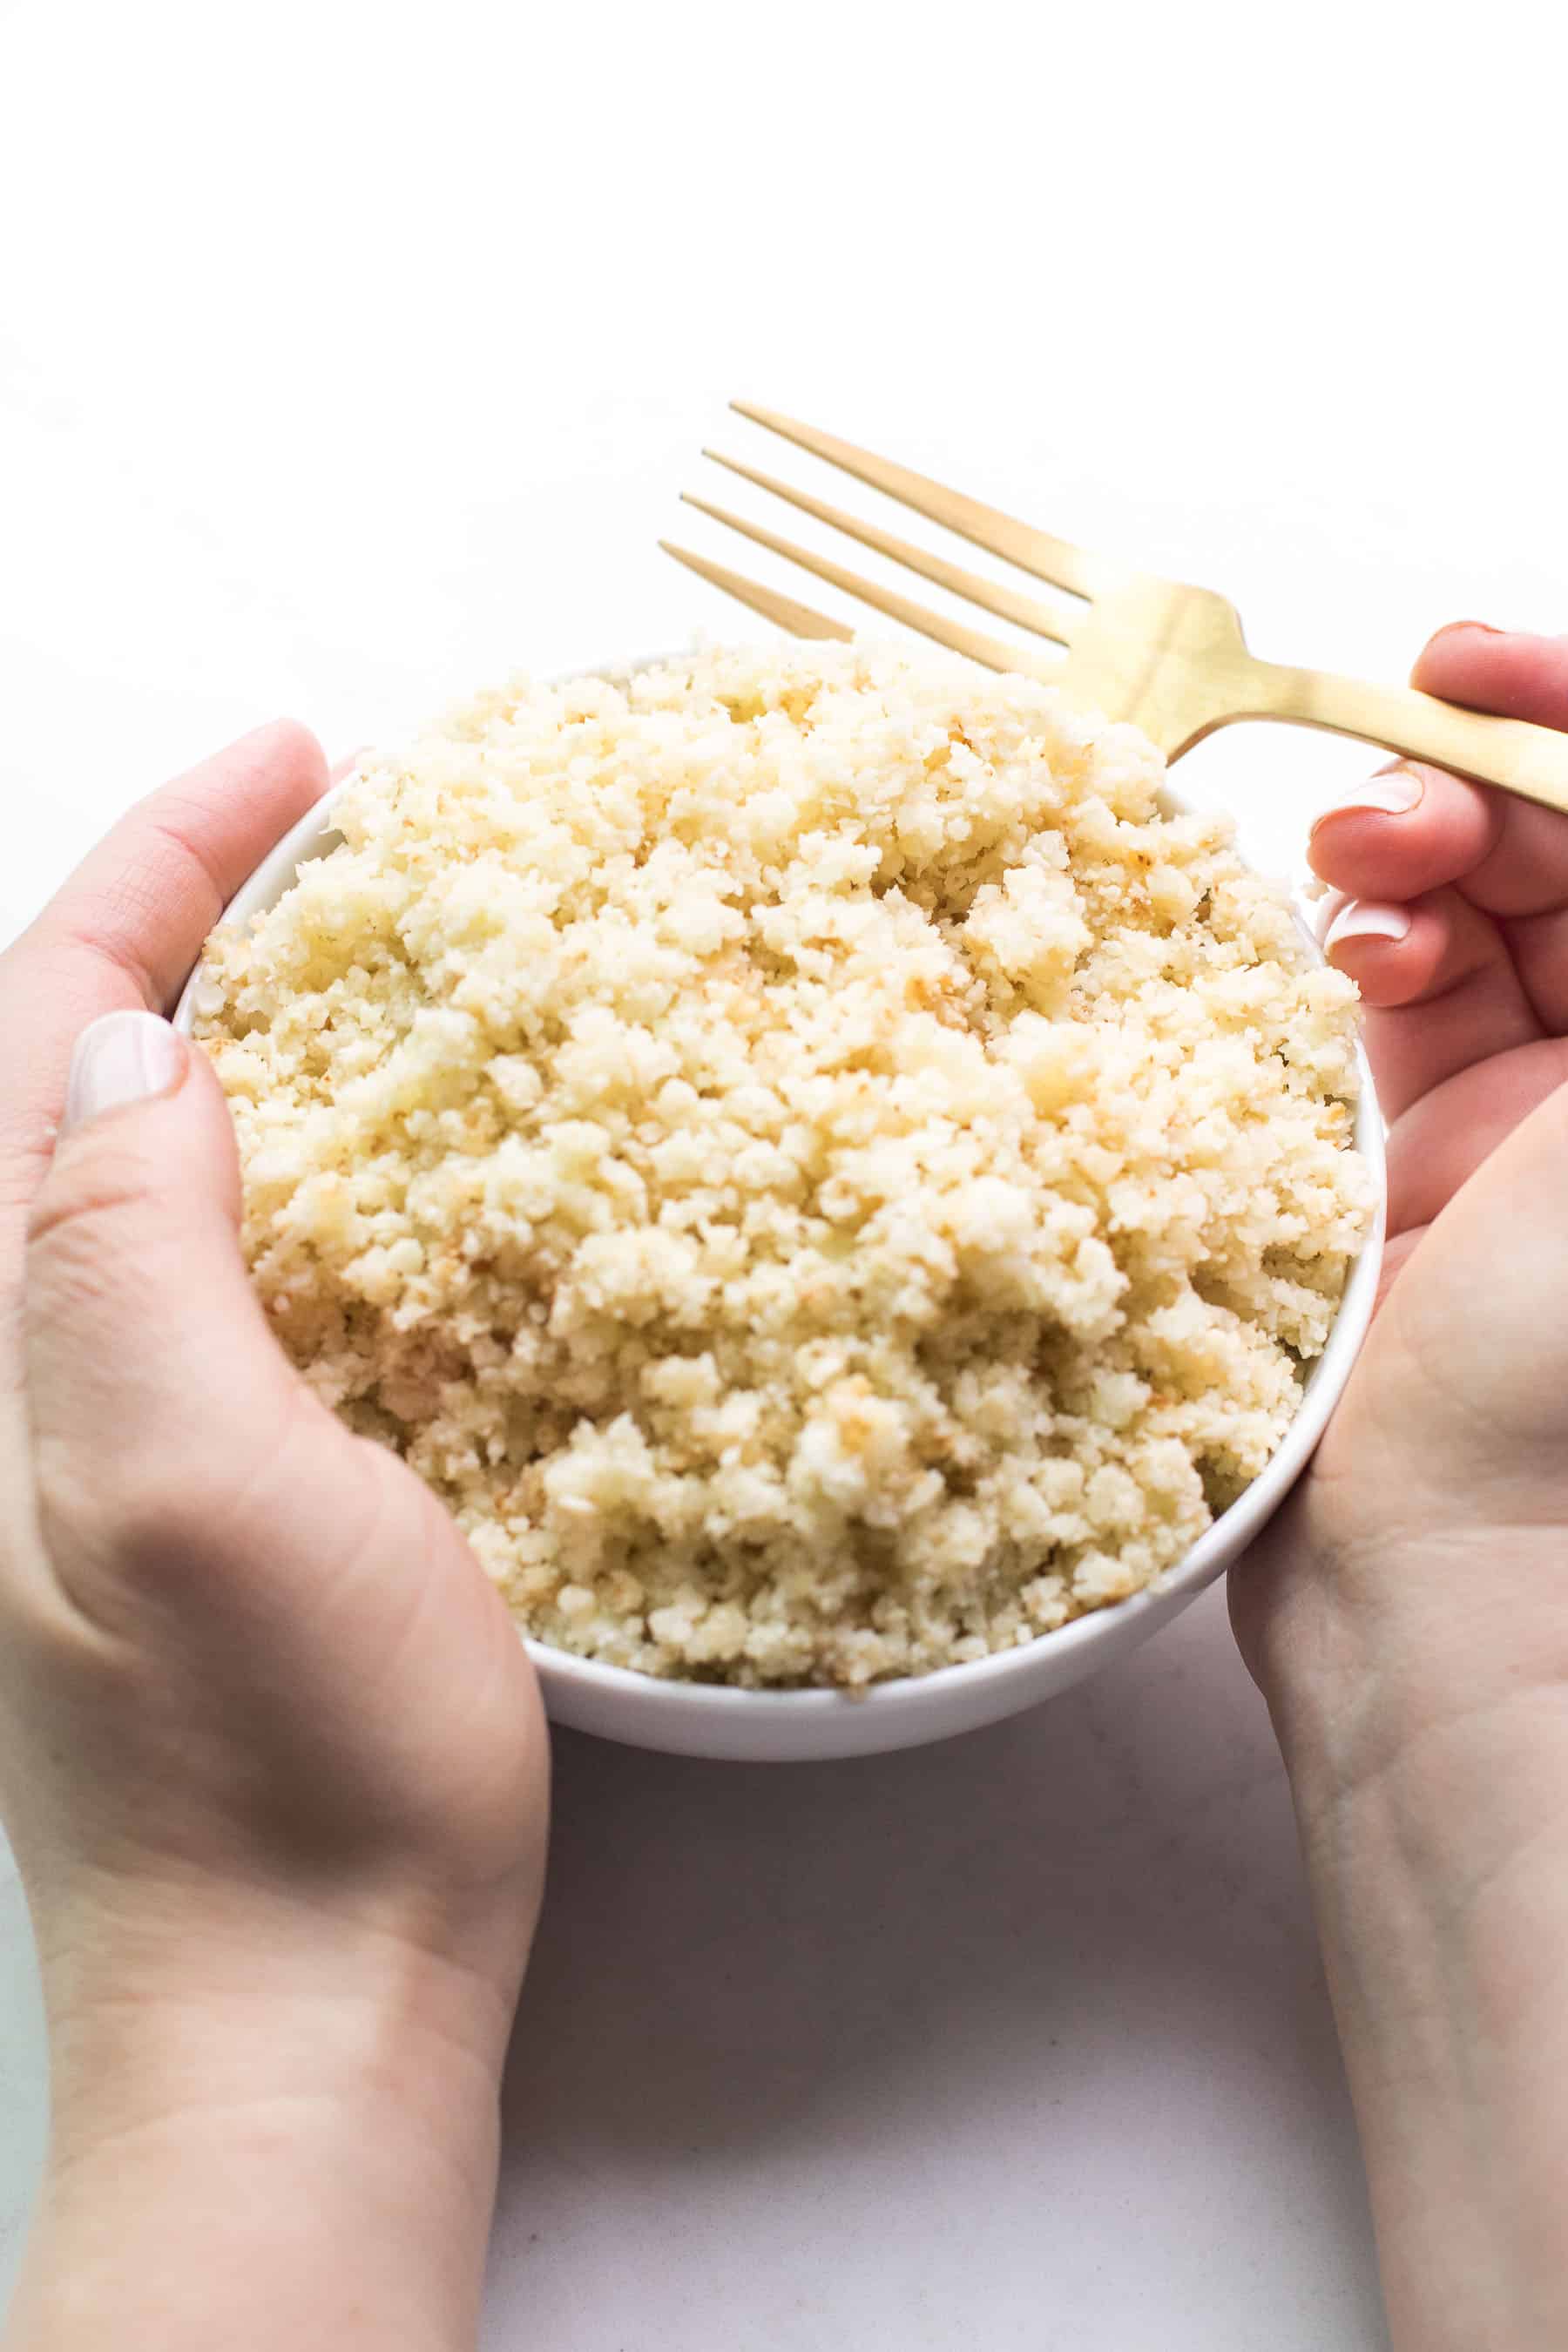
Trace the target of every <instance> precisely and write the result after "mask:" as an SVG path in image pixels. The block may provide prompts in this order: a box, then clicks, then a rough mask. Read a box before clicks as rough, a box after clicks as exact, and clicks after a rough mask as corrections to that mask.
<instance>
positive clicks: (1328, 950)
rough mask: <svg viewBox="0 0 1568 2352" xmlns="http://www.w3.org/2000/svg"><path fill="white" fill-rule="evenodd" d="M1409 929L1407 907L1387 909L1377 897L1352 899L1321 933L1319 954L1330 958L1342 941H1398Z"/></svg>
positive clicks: (1408, 910) (1388, 906) (1341, 944)
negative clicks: (1321, 944) (1321, 946)
mask: <svg viewBox="0 0 1568 2352" xmlns="http://www.w3.org/2000/svg"><path fill="white" fill-rule="evenodd" d="M1409 929H1410V909H1409V908H1408V907H1394V906H1391V905H1388V904H1385V902H1384V900H1383V899H1381V898H1352V899H1351V901H1350V902H1349V904H1348V905H1347V906H1343V907H1342V908H1340V911H1339V913H1338V914H1337V915H1336V916H1335V917H1334V919H1333V921H1332V922H1331V924H1330V925H1329V928H1328V929H1327V930H1326V931H1325V932H1324V933H1323V953H1324V954H1325V955H1331V954H1332V953H1333V951H1334V950H1335V949H1336V948H1337V947H1342V946H1343V944H1344V942H1345V941H1346V940H1390V941H1393V940H1402V939H1404V938H1405V934H1406V933H1407V932H1408V930H1409Z"/></svg>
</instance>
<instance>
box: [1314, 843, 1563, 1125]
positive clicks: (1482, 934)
mask: <svg viewBox="0 0 1568 2352" xmlns="http://www.w3.org/2000/svg"><path fill="white" fill-rule="evenodd" d="M1320 922H1321V929H1322V939H1323V952H1324V954H1325V955H1326V956H1327V957H1328V960H1329V961H1330V962H1331V964H1332V965H1333V966H1334V967H1335V969H1336V970H1337V971H1343V972H1346V973H1348V974H1349V976H1350V977H1351V979H1352V980H1353V981H1354V982H1355V983H1356V986H1357V987H1358V989H1359V990H1360V992H1361V995H1362V1000H1363V1003H1365V1005H1366V1006H1367V1008H1368V1010H1367V1014H1366V1029H1365V1034H1366V1048H1367V1057H1368V1059H1369V1060H1370V1062H1371V1064H1372V1069H1373V1079H1374V1082H1375V1084H1376V1087H1377V1094H1378V1100H1379V1102H1380V1103H1381V1104H1382V1106H1383V1108H1384V1113H1385V1114H1386V1116H1387V1117H1389V1118H1398V1117H1399V1116H1400V1114H1401V1112H1403V1111H1404V1110H1405V1109H1407V1108H1409V1106H1410V1105H1411V1104H1412V1103H1413V1102H1415V1100H1416V1099H1417V1098H1418V1097H1420V1096H1422V1095H1424V1094H1426V1092H1427V1091H1428V1090H1429V1089H1430V1088H1431V1087H1436V1086H1441V1085H1442V1084H1443V1083H1444V1081H1445V1080H1446V1079H1448V1078H1451V1077H1452V1076H1455V1074H1456V1073H1457V1072H1458V1071H1459V1070H1462V1069H1466V1068H1468V1066H1469V1065H1470V1064H1471V1063H1473V1062H1477V1061H1480V1060H1484V1059H1485V1058H1487V1057H1488V1056H1489V1055H1494V1054H1502V1053H1507V1052H1509V1051H1510V1050H1511V1049H1513V1048H1514V1047H1516V1046H1520V1045H1530V1044H1531V1043H1533V1042H1535V1041H1536V1040H1538V1039H1539V1038H1540V1037H1541V1036H1542V1034H1543V1033H1542V1027H1541V1024H1540V1022H1539V1021H1538V1019H1537V1018H1536V1014H1535V1011H1534V1008H1533V1006H1532V1005H1531V1002H1530V1000H1529V998H1528V996H1527V995H1526V994H1525V992H1524V989H1523V988H1522V986H1521V982H1520V979H1519V974H1518V972H1517V971H1515V969H1514V965H1513V961H1512V959H1511V957H1510V953H1509V950H1508V946H1507V943H1506V941H1505V940H1504V939H1503V937H1502V935H1501V933H1500V931H1499V929H1498V927H1497V925H1496V924H1495V923H1494V922H1492V920H1491V919H1490V918H1489V917H1488V916H1486V915H1483V914H1481V913H1480V912H1479V909H1478V908H1474V907H1472V906H1471V905H1470V904H1469V902H1468V899H1466V898H1464V897H1463V896H1462V895H1461V894H1460V893H1459V892H1458V891H1457V890H1453V889H1448V890H1436V891H1432V892H1430V893H1428V894H1427V895H1426V896H1425V897H1423V898H1417V899H1416V900H1415V902H1414V903H1413V904H1411V905H1409V906H1399V905H1397V904H1394V903H1389V902H1381V901H1376V900H1367V899H1362V898H1350V899H1347V898H1343V896H1342V895H1339V894H1336V895H1335V896H1334V897H1333V898H1331V899H1330V900H1329V901H1328V902H1327V904H1326V906H1325V907H1324V908H1323V909H1322V910H1321V915H1320Z"/></svg>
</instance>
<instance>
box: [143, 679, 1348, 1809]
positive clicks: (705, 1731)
mask: <svg viewBox="0 0 1568 2352" xmlns="http://www.w3.org/2000/svg"><path fill="white" fill-rule="evenodd" d="M653 658H658V656H654V657H653ZM642 667H647V662H646V661H643V662H636V663H629V664H626V665H620V666H617V667H616V669H615V671H614V672H613V673H611V674H613V675H615V676H616V677H624V676H626V674H627V671H628V670H630V669H634V668H642ZM334 796H335V795H334V794H333V793H328V794H327V796H326V797H325V799H323V800H322V801H321V802H320V803H318V804H317V806H316V807H315V808H314V809H312V810H311V811H310V814H309V815H308V816H306V817H303V818H301V819H300V823H299V824H297V825H295V827H294V828H293V830H292V832H290V833H289V834H286V835H284V838H283V839H282V840H281V841H280V842H279V844H278V846H277V847H276V849H274V850H273V851H272V853H271V855H270V856H268V857H265V858H263V859H262V861H261V864H260V865H259V866H258V867H257V869H256V871H255V873H254V874H253V875H252V876H251V877H250V879H249V880H248V881H247V883H246V884H245V886H244V887H243V888H242V889H241V890H239V891H238V893H237V895H236V897H235V898H234V900H233V901H232V903H231V904H230V906H229V907H228V908H227V910H226V919H236V918H238V919H245V918H246V917H248V916H251V915H256V914H260V913H263V912H264V911H265V910H266V909H267V908H269V907H273V906H276V904H277V902H278V900H279V898H281V897H282V896H283V893H284V892H285V890H287V889H288V888H289V885H290V884H291V883H292V882H293V880H294V877H295V875H296V873H297V872H298V870H299V868H300V866H301V865H302V864H303V863H304V862H305V861H306V860H307V859H308V858H312V857H320V856H324V855H325V854H326V852H327V851H328V850H330V849H331V848H333V847H335V845H337V843H338V841H339V840H340V839H341V838H342V836H341V835H339V834H338V832H337V831H336V829H335V828H334V826H333V824H332V822H331V803H332V800H333V798H334ZM1168 799H1169V802H1170V804H1171V805H1172V806H1173V807H1176V808H1180V807H1181V806H1182V805H1183V803H1182V801H1181V798H1180V795H1179V794H1176V793H1169V794H1168ZM1312 947H1313V952H1314V953H1316V952H1317V946H1316V942H1315V941H1313V942H1312ZM194 992H195V979H194V975H193V979H192V982H190V983H188V984H187V986H186V988H185V991H184V994H183V995H182V997H181V999H180V1002H179V1005H178V1007H177V1009H176V1011H175V1013H174V1026H175V1027H176V1028H177V1029H180V1030H183V1031H184V1033H185V1034H186V1035H189V1034H190V1031H191V1025H192V1000H193V996H194ZM1360 1066H1361V1085H1362V1093H1361V1105H1360V1109H1359V1111H1358V1114H1357V1118H1356V1130H1355V1139H1356V1143H1357V1145H1358V1146H1359V1148H1360V1150H1362V1152H1363V1154H1364V1155H1365V1158H1366V1160H1367V1161H1368V1163H1369V1165H1370V1166H1371V1168H1372V1171H1373V1175H1374V1177H1375V1178H1376V1181H1377V1194H1378V1211H1377V1219H1376V1223H1375V1225H1374V1227H1373V1233H1372V1234H1371V1236H1370V1238H1369V1239H1368V1241H1367V1244H1366V1245H1365V1247H1364V1248H1363V1251H1362V1253H1361V1255H1360V1257H1359V1258H1358V1259H1357V1261H1356V1264H1355V1265H1354V1266H1353V1267H1352V1272H1351V1277H1350V1280H1349V1282H1348V1283H1347V1284H1346V1286H1345V1294H1344V1297H1343V1298H1342V1301H1341V1303H1340V1309H1339V1313H1338V1315H1337V1316H1336V1317H1335V1319H1334V1327H1333V1329H1332V1331H1331V1334H1330V1336H1329V1343H1328V1346H1327V1347H1326V1348H1325V1349H1324V1350H1323V1353H1322V1354H1321V1356H1320V1357H1319V1358H1318V1360H1317V1361H1316V1362H1315V1363H1314V1364H1313V1366H1312V1369H1311V1370H1310V1373H1309V1375H1308V1377H1307V1382H1306V1391H1305V1394H1304V1396H1303V1398H1302V1402H1301V1409H1300V1412H1298V1414H1297V1415H1296V1418H1295V1420H1294V1421H1293V1422H1292V1423H1291V1424H1290V1427H1289V1432H1288V1433H1287V1434H1286V1437H1285V1439H1284V1442H1283V1443H1282V1444H1281V1445H1280V1446H1279V1451H1278V1452H1277V1453H1276V1454H1274V1456H1273V1458H1272V1460H1271V1461H1270V1462H1269V1464H1268V1467H1267V1469H1265V1470H1264V1471H1262V1472H1261V1473H1260V1475H1258V1477H1256V1478H1255V1479H1254V1480H1253V1482H1252V1484H1251V1485H1250V1486H1248V1487H1247V1490H1246V1492H1245V1493H1244V1494H1243V1495H1241V1496H1239V1497H1238V1498H1237V1501H1236V1502H1234V1503H1233V1504H1232V1505H1231V1507H1230V1508H1229V1509H1228V1510H1227V1511H1225V1512H1223V1513H1222V1514H1221V1516H1220V1517H1219V1518H1217V1519H1216V1520H1215V1523H1214V1525H1213V1527H1211V1528H1209V1529H1208V1531H1207V1533H1206V1534H1205V1535H1204V1536H1203V1537H1201V1538H1199V1540H1198V1541H1197V1542H1196V1543H1195V1544H1194V1546H1193V1549H1192V1550H1191V1551H1190V1552H1188V1554H1187V1555H1186V1558H1185V1559H1183V1560H1181V1561H1180V1562H1179V1563H1178V1564H1177V1565H1176V1566H1175V1567H1174V1568H1173V1569H1168V1570H1166V1571H1165V1573H1164V1574H1163V1576H1161V1577H1160V1578H1158V1579H1157V1580H1156V1581H1155V1583H1154V1584H1153V1585H1152V1586H1150V1587H1148V1588H1147V1589H1146V1590H1145V1591H1142V1592H1137V1593H1134V1594H1133V1595H1132V1597H1131V1600H1128V1601H1117V1602H1115V1603H1113V1604H1112V1605H1111V1606H1110V1607H1109V1608H1105V1609H1099V1610H1095V1611H1092V1612H1090V1613H1089V1615H1087V1616H1084V1617H1078V1618H1075V1619H1074V1620H1073V1621H1072V1622H1071V1623H1070V1624H1068V1625H1064V1626H1062V1627H1061V1628H1060V1629H1059V1630H1058V1632H1057V1633H1042V1634H1039V1635H1037V1638H1036V1639H1035V1640H1034V1641H1032V1642H1029V1643H1026V1644H1025V1645H1024V1646H1023V1647H1022V1648H1020V1649H1015V1650H1003V1651H999V1652H998V1653H997V1654H995V1655H994V1656H993V1657H989V1658H981V1659H978V1660H977V1661H976V1662H975V1663H974V1664H972V1665H962V1666H944V1667H942V1668H940V1669H939V1670H938V1671H937V1672H936V1673H935V1674H930V1675H918V1676H910V1677H906V1678H905V1679H903V1680H901V1681H898V1682H886V1683H874V1684H873V1685H871V1686H870V1688H869V1689H868V1690H866V1691H863V1692H860V1693H858V1694H856V1695H855V1696H850V1695H849V1694H847V1693H846V1692H842V1691H832V1690H792V1691H752V1690H737V1689H733V1688H731V1687H730V1686H729V1685H724V1684H710V1683H683V1682H667V1681H661V1680H659V1679H658V1678H656V1677H655V1676H654V1675H639V1674H635V1673H633V1672H632V1671H631V1670H630V1669H629V1668H627V1667H626V1666H606V1665H600V1664H596V1663H595V1661H594V1660H593V1659H590V1658H579V1657H574V1655H572V1654H571V1653H570V1652H569V1651H565V1650H556V1649H552V1648H551V1647H550V1645H549V1644H548V1643H543V1642H534V1641H529V1642H527V1643H526V1647H527V1650H528V1654H529V1655H530V1657H531V1659H532V1660H533V1663H534V1665H535V1666H536V1668H537V1669H538V1673H539V1679H540V1683H541V1685H542V1689H543V1693H544V1701H545V1705H546V1707H547V1708H548V1710H549V1713H550V1716H551V1719H552V1721H553V1722H555V1723H563V1724H569V1725H570V1726H571V1727H573V1728H574V1730H577V1731H592V1732H595V1733H597V1735H598V1736H599V1738H602V1739H619V1740H624V1741H626V1742H627V1743H628V1744H629V1745H630V1746H632V1747H634V1748H659V1749H662V1750H664V1751H665V1752H666V1753H667V1754H669V1755H674V1756H710V1757H720V1758H727V1759H733V1760H735V1761H737V1762H746V1763H769V1764H793V1763H800V1762H814V1761H820V1760H823V1759H827V1758H831V1757H840V1756H872V1755H877V1754H879V1753H880V1752H882V1751H884V1750H886V1749H888V1748H919V1747H922V1746H923V1745H924V1744H925V1743H926V1741H928V1740H932V1739H946V1738H951V1737H952V1734H953V1733H955V1732H960V1731H973V1730H977V1729H978V1728H979V1727H980V1726H981V1725H982V1724H986V1723H997V1722H1000V1720H1001V1719H1002V1717H1004V1716H1008V1715H1016V1714H1018V1713H1019V1712H1020V1710H1021V1709H1023V1708H1024V1707H1027V1706H1035V1705H1036V1704H1037V1702H1038V1701H1039V1700H1040V1699H1044V1698H1049V1697H1051V1696H1053V1694H1054V1693H1056V1692H1057V1691H1060V1690H1066V1689H1067V1687H1068V1685H1069V1684H1070V1683H1076V1682H1081V1681H1082V1680H1083V1678H1084V1676H1085V1675H1090V1674H1094V1673H1096V1672H1097V1671H1098V1670H1099V1668H1100V1667H1101V1666H1106V1665H1109V1664H1110V1662H1111V1660H1112V1659H1113V1658H1120V1657H1123V1656H1125V1655H1126V1654H1127V1653H1128V1651H1130V1650H1134V1649H1136V1648H1137V1646H1138V1644H1139V1643H1141V1642H1146V1641H1147V1640H1148V1638H1149V1636H1150V1634H1151V1633H1158V1631H1159V1629H1160V1627H1161V1626H1162V1625H1164V1624H1167V1623H1168V1622H1169V1621H1170V1620H1171V1619H1172V1618H1173V1617H1174V1616H1175V1615H1176V1614H1177V1613H1178V1612H1179V1611H1181V1610H1183V1609H1184V1608H1186V1606H1187V1604H1188V1603H1189V1601H1194V1600H1195V1599H1196V1597H1197V1595H1198V1594H1199V1593H1200V1592H1201V1591H1203V1590H1204V1588H1205V1585H1209V1584H1212V1583H1213V1582H1214V1580H1215V1577H1216V1576H1219V1575H1220V1574H1221V1573H1222V1572H1223V1571H1224V1570H1226V1569H1227V1568H1229V1567H1230V1566H1231V1565H1232V1563H1233V1562H1234V1561H1236V1560H1237V1559H1240V1557H1241V1555H1242V1553H1243V1552H1244V1551H1245V1550H1246V1549H1247V1546H1248V1544H1250V1543H1251V1542H1252V1541H1253V1540H1254V1538H1256V1537H1257V1536H1258V1533H1259V1531H1260V1529H1261V1528H1263V1527H1264V1526H1265V1525H1266V1523H1267V1522H1268V1520H1269V1519H1270V1518H1272V1517H1273V1516H1274V1513H1275V1512H1276V1511H1277V1510H1278V1509H1279V1506H1280V1504H1281V1503H1282V1502H1283V1501H1284V1499H1285V1497H1286V1496H1287V1495H1288V1494H1289V1491H1290V1489H1291V1487H1292V1486H1294V1485H1295V1483H1296V1480H1297V1479H1298V1478H1299V1477H1300V1475H1301V1472H1302V1471H1303V1470H1304V1469H1305V1468H1306V1466H1307V1464H1308V1462H1309V1461H1310V1458H1311V1455H1312V1452H1313V1449H1314V1447H1315V1446H1316V1445H1317V1443H1318V1440H1319V1438H1320V1437H1321V1435H1322V1433H1323V1431H1324V1429H1325V1428H1326V1426H1327V1424H1328V1420H1329V1416H1330V1414H1331V1412H1332V1411H1333V1409H1334V1406H1335V1405H1336V1404H1337V1403H1338V1402H1339V1399H1340V1396H1341V1394H1342V1391H1343V1389H1344V1386H1345V1382H1346V1381H1348V1380H1349V1378H1350V1374H1351V1367H1352V1364H1353V1363H1354V1361H1355V1359H1356V1354H1357V1351H1358V1350H1359V1349H1360V1347H1361V1343H1362V1341H1363V1339H1364V1338H1365V1337H1366V1331H1367V1327H1368V1325H1369V1324H1370V1322H1371V1321H1372V1311H1373V1303H1374V1301H1375V1298H1376V1295H1377V1279H1378V1271H1379V1267H1380V1265H1381V1264H1382V1258H1383V1235H1384V1208H1383V1199H1384V1150H1383V1119H1382V1117H1381V1115H1380V1113H1379V1111H1378V1108H1377V1103H1376V1099H1375V1097H1374V1096H1373V1086H1372V1074H1371V1072H1370V1070H1369V1069H1368V1068H1367V1066H1366V1061H1365V1057H1364V1055H1363V1056H1361V1057H1360Z"/></svg>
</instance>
